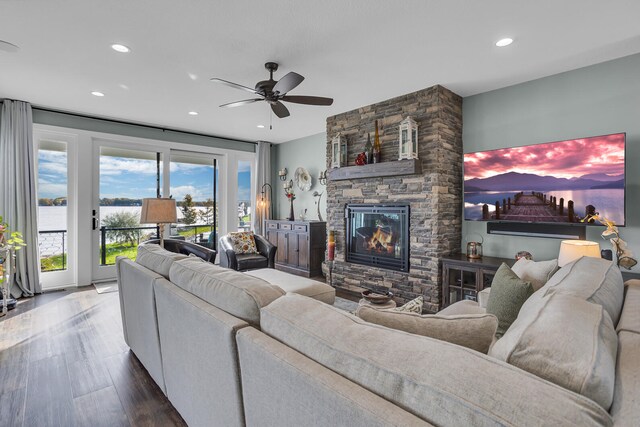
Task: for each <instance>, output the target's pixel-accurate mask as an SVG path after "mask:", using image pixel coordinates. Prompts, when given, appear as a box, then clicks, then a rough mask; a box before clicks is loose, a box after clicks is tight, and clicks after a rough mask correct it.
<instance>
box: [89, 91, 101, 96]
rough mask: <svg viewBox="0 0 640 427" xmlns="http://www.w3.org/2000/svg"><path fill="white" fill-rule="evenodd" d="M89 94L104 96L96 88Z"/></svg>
mask: <svg viewBox="0 0 640 427" xmlns="http://www.w3.org/2000/svg"><path fill="white" fill-rule="evenodd" d="M91 95H93V96H104V93H102V92H98V91H97V90H94V91H93V92H91Z"/></svg>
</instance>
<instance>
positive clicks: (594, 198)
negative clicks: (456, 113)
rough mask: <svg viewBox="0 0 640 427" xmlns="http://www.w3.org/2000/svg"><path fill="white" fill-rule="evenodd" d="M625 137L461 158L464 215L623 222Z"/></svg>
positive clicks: (515, 219) (485, 218)
mask: <svg viewBox="0 0 640 427" xmlns="http://www.w3.org/2000/svg"><path fill="white" fill-rule="evenodd" d="M625 138H626V134H625V133H615V134H611V135H602V136H593V137H589V138H579V139H570V140H567V141H557V142H548V143H544V144H536V145H526V146H522V147H513V148H503V149H498V150H491V151H480V152H477V153H468V154H465V155H464V217H465V219H466V220H472V221H512V222H525V223H563V224H571V223H574V224H581V222H580V220H581V219H582V218H584V217H585V216H586V215H587V214H589V213H599V214H600V215H602V216H604V217H605V218H607V219H610V220H613V221H614V222H615V223H616V224H617V225H621V226H622V225H624V223H625Z"/></svg>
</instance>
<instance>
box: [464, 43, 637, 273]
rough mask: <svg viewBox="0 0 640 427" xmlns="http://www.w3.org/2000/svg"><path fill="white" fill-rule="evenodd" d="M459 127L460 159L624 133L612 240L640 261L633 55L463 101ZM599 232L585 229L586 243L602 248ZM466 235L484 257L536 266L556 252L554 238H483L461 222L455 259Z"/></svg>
mask: <svg viewBox="0 0 640 427" xmlns="http://www.w3.org/2000/svg"><path fill="white" fill-rule="evenodd" d="M463 126H464V128H463V147H464V152H465V153H469V152H475V151H482V150H491V149H495V148H504V147H513V146H518V145H527V144H537V143H543V142H550V141H559V140H565V139H573V138H579V137H587V136H595V135H603V134H609V133H616V132H626V133H627V145H626V151H627V153H626V184H627V191H626V223H627V226H626V227H625V228H621V229H620V234H621V237H622V239H623V240H625V241H627V243H629V244H630V247H631V249H632V250H633V251H634V253H635V257H636V259H638V258H639V257H640V54H636V55H632V56H628V57H625V58H621V59H617V60H614V61H609V62H605V63H601V64H597V65H593V66H590V67H586V68H581V69H578V70H573V71H569V72H566V73H562V74H557V75H554V76H550V77H545V78H542V79H539V80H534V81H530V82H527V83H523V84H519V85H515V86H511V87H507V88H503V89H498V90H495V91H492V92H487V93H483V94H479V95H474V96H470V97H467V98H465V99H464V102H463ZM594 149H597V148H595V147H594ZM602 230H604V228H603V227H590V228H588V229H587V239H588V240H593V241H597V242H599V243H600V247H601V248H602V249H610V248H611V246H610V244H609V243H608V242H607V241H604V240H603V239H602V238H601V237H600V233H601V232H602ZM470 233H477V234H480V235H482V236H483V238H484V247H483V249H484V253H485V255H493V256H502V257H513V256H514V254H515V253H516V252H517V251H519V250H528V251H529V252H531V253H532V254H533V255H534V258H535V259H538V260H543V259H551V258H556V257H557V255H558V250H559V248H560V240H559V239H543V238H531V237H511V236H498V235H487V234H486V224H485V223H483V222H473V221H464V223H463V228H462V237H463V244H462V250H463V252H464V251H465V249H466V242H465V236H467V235H469V234H470ZM635 270H639V269H638V267H636V268H635ZM639 271H640V270H639Z"/></svg>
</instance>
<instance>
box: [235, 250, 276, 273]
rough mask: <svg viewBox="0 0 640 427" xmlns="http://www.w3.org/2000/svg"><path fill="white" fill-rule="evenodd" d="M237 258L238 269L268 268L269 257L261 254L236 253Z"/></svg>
mask: <svg viewBox="0 0 640 427" xmlns="http://www.w3.org/2000/svg"><path fill="white" fill-rule="evenodd" d="M236 260H237V261H238V270H251V269H256V268H266V267H267V266H268V265H269V260H268V259H267V257H266V256H264V255H260V254H240V255H236Z"/></svg>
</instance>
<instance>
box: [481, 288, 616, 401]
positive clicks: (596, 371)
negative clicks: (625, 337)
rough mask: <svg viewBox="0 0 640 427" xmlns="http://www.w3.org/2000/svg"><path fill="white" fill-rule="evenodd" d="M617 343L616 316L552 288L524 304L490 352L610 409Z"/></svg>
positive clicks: (500, 358) (497, 357) (491, 354)
mask: <svg viewBox="0 0 640 427" xmlns="http://www.w3.org/2000/svg"><path fill="white" fill-rule="evenodd" d="M617 345H618V337H617V335H616V331H615V329H614V327H613V323H612V322H611V318H610V317H609V315H608V314H607V313H606V312H605V311H604V309H603V308H602V307H601V306H600V305H597V304H592V303H590V302H587V301H584V300H582V299H581V298H578V297H575V296H572V295H563V294H561V293H551V294H549V295H547V296H545V297H543V298H542V299H541V300H540V302H539V303H537V304H527V305H525V306H523V307H522V309H521V310H520V314H519V315H518V318H517V319H516V321H515V322H514V323H513V325H511V327H510V328H509V330H508V331H507V332H506V334H505V335H504V336H503V337H502V338H500V339H499V340H498V341H497V342H496V343H495V344H494V345H493V347H491V350H490V351H489V355H490V356H493V357H495V358H496V359H499V360H503V361H505V362H507V363H510V364H512V365H514V366H517V367H519V368H521V369H524V370H525V371H527V372H531V373H532V374H534V375H537V376H539V377H540V378H544V379H546V380H548V381H551V382H553V383H555V384H558V385H559V386H562V387H564V388H566V389H568V390H572V391H575V392H576V393H580V394H582V395H583V396H586V397H588V398H589V399H592V400H593V401H594V402H596V403H598V404H599V405H600V406H602V407H603V408H604V409H609V407H610V406H611V402H612V399H613V387H614V382H615V370H616V368H615V364H616V354H617Z"/></svg>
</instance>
